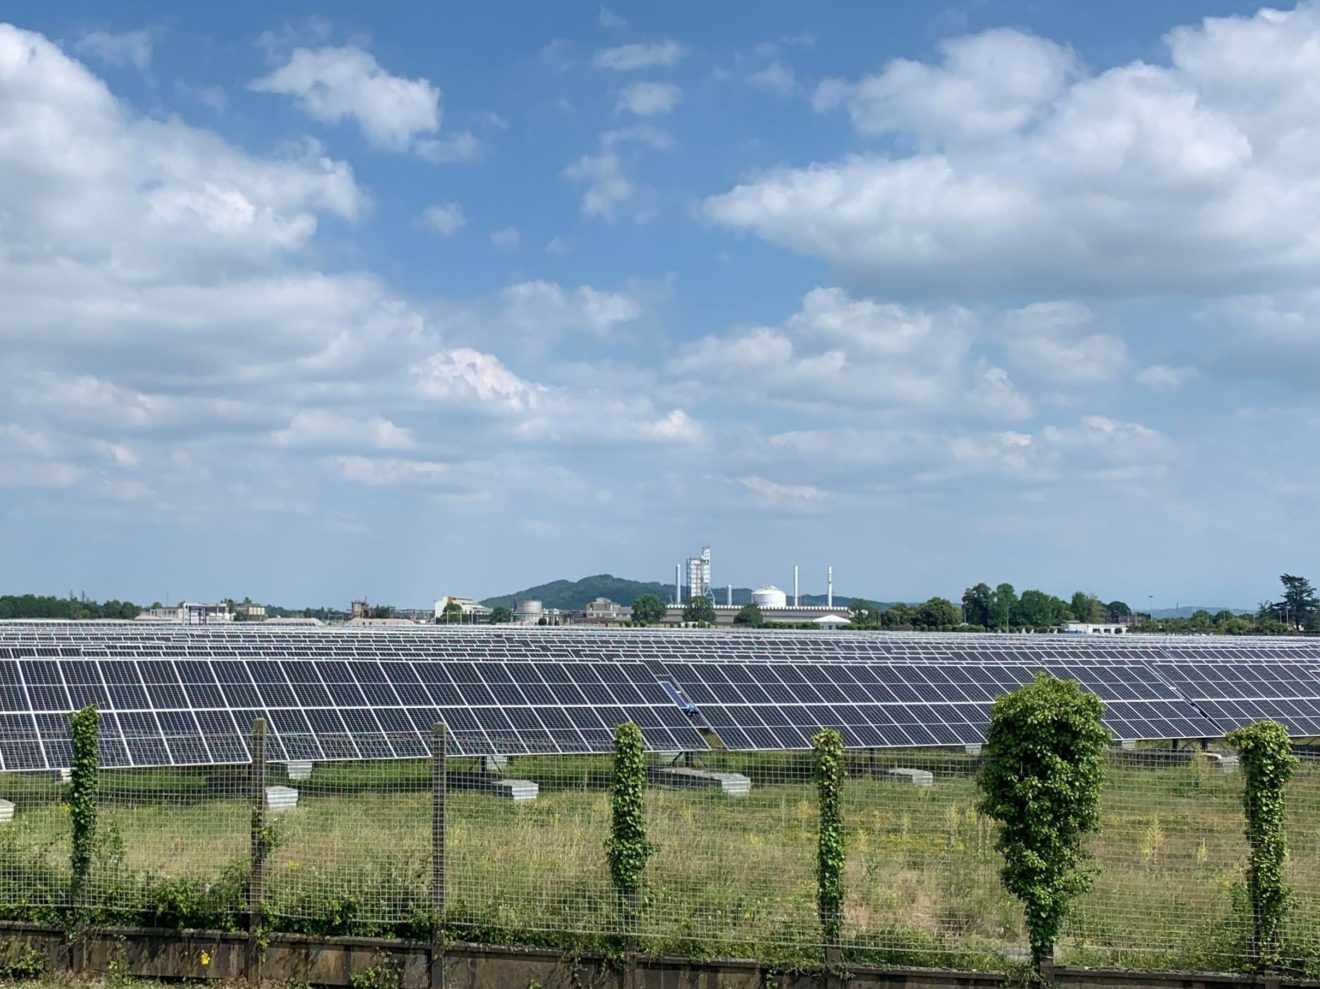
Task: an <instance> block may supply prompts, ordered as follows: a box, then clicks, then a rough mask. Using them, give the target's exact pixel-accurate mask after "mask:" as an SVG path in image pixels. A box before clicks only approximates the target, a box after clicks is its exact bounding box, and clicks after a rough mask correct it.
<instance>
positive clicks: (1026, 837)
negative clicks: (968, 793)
mask: <svg viewBox="0 0 1320 989" xmlns="http://www.w3.org/2000/svg"><path fill="white" fill-rule="evenodd" d="M1103 714H1104V704H1102V703H1101V701H1100V699H1099V698H1098V697H1096V696H1095V695H1094V694H1088V693H1086V692H1084V691H1083V690H1082V689H1081V687H1079V686H1078V685H1077V684H1076V683H1075V682H1074V681H1071V680H1059V679H1056V678H1054V677H1052V676H1048V675H1046V674H1043V673H1042V674H1037V675H1036V678H1035V680H1033V681H1032V682H1031V683H1029V684H1027V685H1026V686H1024V687H1021V688H1019V689H1018V690H1015V691H1014V692H1012V693H1010V694H1005V695H1003V696H1001V697H1000V698H999V699H998V700H996V701H995V703H994V706H993V708H992V709H991V713H990V730H989V732H988V733H987V735H986V747H985V748H986V760H985V765H984V766H983V768H982V770H981V776H980V779H979V783H980V787H981V792H982V795H983V796H982V801H981V811H982V813H984V814H987V815H988V816H990V817H992V818H994V819H995V820H997V821H999V822H1000V824H1001V825H1002V827H1001V829H1000V833H999V839H998V841H997V848H998V849H999V852H1000V854H1001V855H1002V856H1003V858H1004V865H1003V868H1002V869H1001V871H1000V876H1001V877H1002V879H1003V882H1004V888H1005V889H1007V890H1008V891H1009V892H1010V893H1012V894H1013V895H1014V896H1015V897H1017V898H1018V899H1019V900H1021V901H1022V904H1023V906H1024V907H1025V908H1026V920H1027V935H1028V939H1029V941H1030V943H1031V962H1032V965H1033V966H1034V967H1035V968H1036V970H1037V971H1039V970H1040V967H1041V965H1042V964H1043V963H1044V962H1045V961H1047V960H1049V959H1050V958H1052V957H1053V954H1054V942H1055V941H1056V940H1057V938H1058V935H1059V931H1060V929H1061V928H1062V927H1063V922H1064V920H1065V919H1066V917H1067V915H1068V908H1069V905H1070V903H1071V902H1072V900H1073V899H1074V898H1076V897H1077V896H1080V895H1081V894H1082V893H1084V892H1086V891H1087V890H1088V889H1090V887H1091V881H1092V879H1093V878H1094V871H1093V870H1092V869H1090V868H1089V867H1088V866H1087V861H1088V859H1089V858H1090V856H1089V854H1088V853H1087V851H1086V850H1085V848H1083V847H1082V841H1083V839H1084V838H1085V836H1086V835H1087V834H1089V833H1090V832H1093V831H1096V830H1098V829H1099V827H1100V812H1099V802H1100V789H1101V786H1102V785H1103V783H1104V755H1103V753H1104V750H1105V747H1106V746H1107V745H1108V744H1109V740H1110V739H1109V732H1108V731H1106V730H1105V728H1104V726H1103V725H1102V724H1101V723H1100V719H1101V717H1102V716H1103Z"/></svg>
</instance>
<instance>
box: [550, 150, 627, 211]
mask: <svg viewBox="0 0 1320 989" xmlns="http://www.w3.org/2000/svg"><path fill="white" fill-rule="evenodd" d="M564 178H566V179H570V180H571V181H574V182H581V183H583V184H584V185H586V187H587V188H586V191H585V192H584V193H583V194H582V212H583V213H585V214H586V215H587V216H600V217H604V218H605V219H607V220H608V219H612V218H613V217H614V215H615V212H616V210H617V209H618V207H619V206H620V205H621V204H623V203H625V202H627V201H628V200H630V199H632V198H633V196H634V195H635V193H636V191H637V190H636V188H635V187H634V185H633V183H632V182H631V181H630V180H629V179H628V177H627V176H626V175H624V174H623V167H622V165H621V164H620V162H619V156H618V154H616V153H615V152H613V151H606V152H604V153H602V154H598V155H583V156H582V157H581V158H579V159H578V160H577V161H575V162H573V164H571V165H569V166H568V167H567V168H565V169H564Z"/></svg>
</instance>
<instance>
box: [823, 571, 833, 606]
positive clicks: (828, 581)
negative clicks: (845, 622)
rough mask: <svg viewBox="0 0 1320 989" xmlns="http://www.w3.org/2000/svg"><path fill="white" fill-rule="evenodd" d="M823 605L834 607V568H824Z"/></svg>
mask: <svg viewBox="0 0 1320 989" xmlns="http://www.w3.org/2000/svg"><path fill="white" fill-rule="evenodd" d="M825 607H827V608H833V607H834V568H833V567H826V568H825Z"/></svg>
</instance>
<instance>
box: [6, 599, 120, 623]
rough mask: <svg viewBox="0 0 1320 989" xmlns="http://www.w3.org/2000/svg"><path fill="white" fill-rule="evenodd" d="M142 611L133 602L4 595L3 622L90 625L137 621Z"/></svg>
mask: <svg viewBox="0 0 1320 989" xmlns="http://www.w3.org/2000/svg"><path fill="white" fill-rule="evenodd" d="M141 612H142V609H141V608H139V607H138V606H137V605H136V604H134V603H133V602H132V601H115V600H110V601H91V600H88V599H87V598H79V597H74V596H73V595H72V594H70V595H69V596H68V597H67V598H61V597H56V596H55V595H53V594H51V595H42V594H0V621H9V620H12V619H15V618H48V619H55V620H62V621H87V620H89V619H93V618H119V619H133V618H136V617H137V616H138V615H139V614H140V613H141Z"/></svg>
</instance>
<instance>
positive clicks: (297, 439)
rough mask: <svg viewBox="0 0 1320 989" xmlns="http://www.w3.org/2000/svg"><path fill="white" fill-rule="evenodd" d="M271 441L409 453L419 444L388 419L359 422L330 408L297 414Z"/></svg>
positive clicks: (307, 410)
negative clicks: (407, 451)
mask: <svg viewBox="0 0 1320 989" xmlns="http://www.w3.org/2000/svg"><path fill="white" fill-rule="evenodd" d="M271 438H272V439H273V440H274V441H275V443H276V444H277V445H278V446H291V447H335V448H338V449H344V448H346V447H347V448H354V447H370V448H373V449H379V450H407V449H410V448H412V447H414V446H416V445H417V442H416V440H414V439H413V437H412V434H411V433H410V432H409V431H408V430H407V429H403V428H401V427H399V426H396V425H395V424H394V423H392V422H390V421H389V420H388V419H382V418H381V417H379V416H375V417H372V418H368V419H357V418H354V417H353V416H347V415H342V414H341V413H338V412H332V411H330V410H328V409H302V410H300V411H298V412H295V413H294V414H293V417H292V418H291V419H290V420H289V422H288V425H286V426H285V427H284V428H283V429H279V430H276V431H275V432H274V433H273V434H272V436H271Z"/></svg>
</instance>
